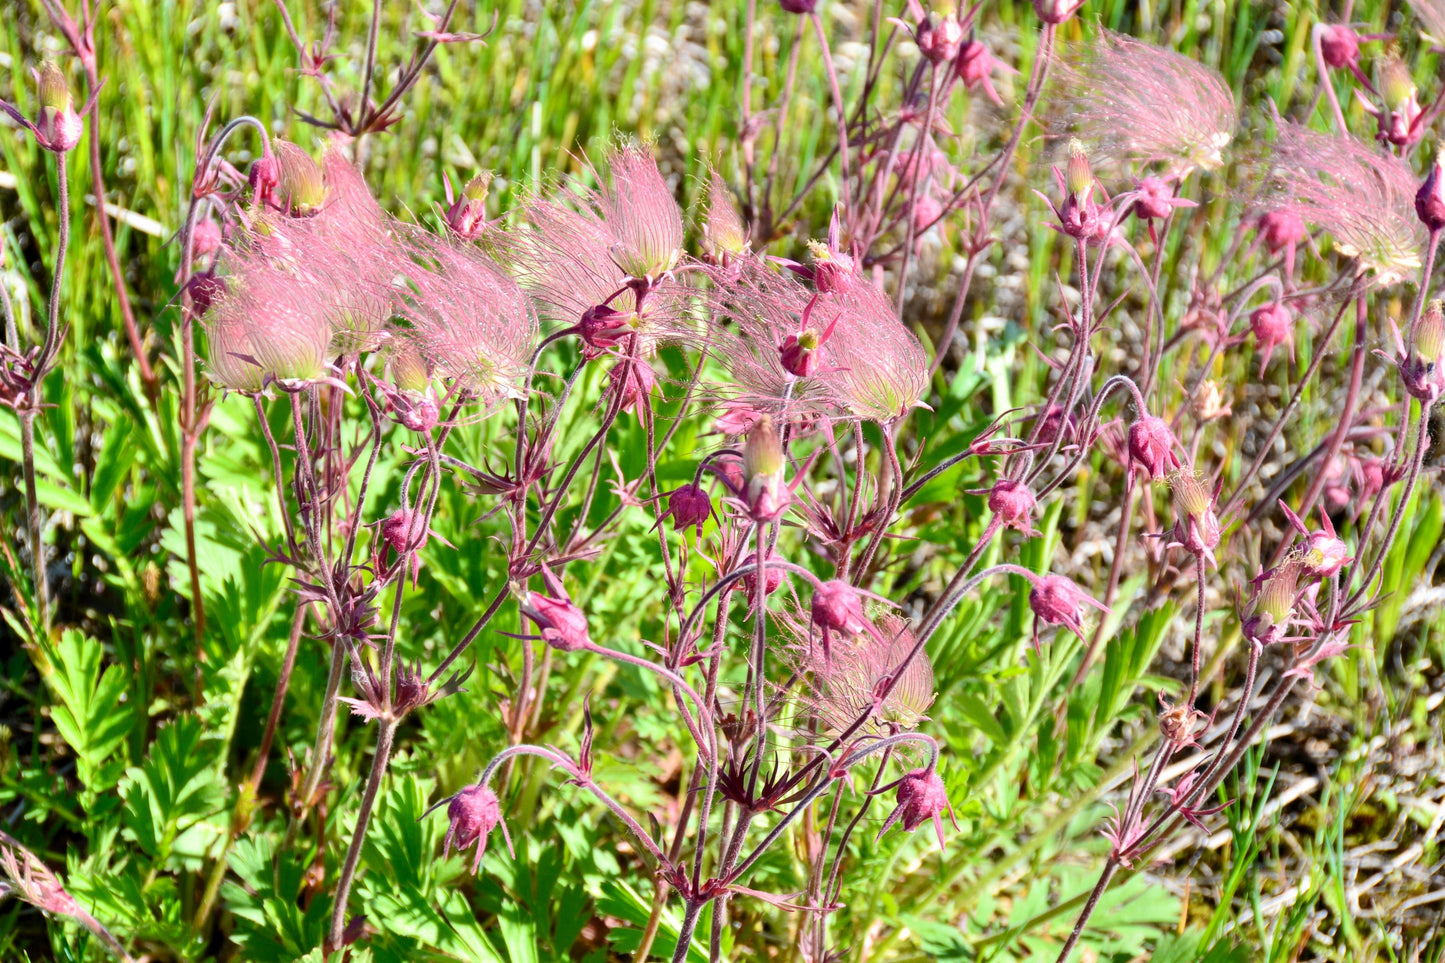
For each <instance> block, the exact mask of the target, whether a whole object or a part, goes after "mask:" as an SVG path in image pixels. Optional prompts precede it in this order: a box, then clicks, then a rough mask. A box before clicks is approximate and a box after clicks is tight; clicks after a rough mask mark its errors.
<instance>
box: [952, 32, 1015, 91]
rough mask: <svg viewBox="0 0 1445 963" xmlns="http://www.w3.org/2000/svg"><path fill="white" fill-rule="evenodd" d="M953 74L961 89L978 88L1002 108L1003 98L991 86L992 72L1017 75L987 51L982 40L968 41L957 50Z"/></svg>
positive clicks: (986, 46) (970, 89)
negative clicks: (959, 82) (955, 75)
mask: <svg viewBox="0 0 1445 963" xmlns="http://www.w3.org/2000/svg"><path fill="white" fill-rule="evenodd" d="M953 69H954V72H955V73H957V74H958V79H959V80H960V81H962V83H963V89H964V90H968V91H973V90H976V89H978V88H979V87H982V88H983V92H984V93H985V94H986V95H987V96H988V99H989V100H991V101H993V102H994V103H995V104H997V105H998V106H1000V107H1002V106H1003V98H1001V97H999V95H998V90H997V89H996V88H995V87H994V85H993V73H994V71H996V70H998V71H1003V72H1005V73H1017V72H1018V71H1016V70H1014V69H1013V68H1012V67H1010V66H1009V65H1008V64H1006V63H1004V62H1003V61H1001V60H999V59H998V58H997V57H995V56H994V55H993V51H992V50H989V49H988V45H987V44H985V43H984V42H983V41H982V40H975V39H972V38H970V39H968V40H965V41H964V42H963V45H962V46H960V47H959V48H958V57H957V58H955V60H954V61H953Z"/></svg>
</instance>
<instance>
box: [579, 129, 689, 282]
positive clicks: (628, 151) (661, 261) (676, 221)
mask: <svg viewBox="0 0 1445 963" xmlns="http://www.w3.org/2000/svg"><path fill="white" fill-rule="evenodd" d="M608 168H609V173H610V175H611V178H610V184H609V187H608V189H607V190H606V191H604V192H603V193H601V194H600V195H598V205H599V207H600V209H601V211H602V217H603V220H604V221H606V223H607V226H608V228H609V229H610V230H611V231H612V233H613V236H614V238H615V241H616V243H615V246H614V249H613V259H614V260H615V261H616V262H617V266H618V267H620V268H621V269H622V270H623V272H624V273H626V274H627V275H628V276H629V277H633V278H637V279H640V280H641V279H645V280H648V281H656V280H657V279H658V278H660V277H662V275H664V274H666V273H667V272H668V271H671V270H672V268H673V266H674V265H676V264H677V259H678V258H679V257H680V256H681V255H682V211H681V210H679V209H678V206H677V201H676V200H675V199H674V198H673V196H672V191H671V190H669V189H668V186H667V182H666V181H664V180H663V179H662V173H661V172H660V171H659V170H658V169H657V160H656V159H655V158H654V157H653V156H652V152H651V151H649V150H644V149H643V148H640V147H623V148H621V149H620V150H618V151H616V152H615V153H613V154H612V155H611V156H610V157H609V158H608Z"/></svg>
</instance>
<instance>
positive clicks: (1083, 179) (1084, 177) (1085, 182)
mask: <svg viewBox="0 0 1445 963" xmlns="http://www.w3.org/2000/svg"><path fill="white" fill-rule="evenodd" d="M1064 183H1065V184H1067V185H1068V188H1069V193H1070V194H1072V195H1073V196H1074V197H1077V198H1078V199H1079V200H1080V201H1081V202H1082V201H1086V200H1088V197H1089V193H1090V191H1092V190H1093V187H1094V172H1093V171H1092V170H1090V168H1089V155H1088V153H1087V152H1085V150H1084V145H1083V143H1081V142H1080V141H1079V140H1078V139H1077V138H1073V139H1070V140H1069V163H1068V167H1067V169H1066V174H1065V177H1064Z"/></svg>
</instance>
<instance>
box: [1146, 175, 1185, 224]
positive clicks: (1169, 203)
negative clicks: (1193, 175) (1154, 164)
mask: <svg viewBox="0 0 1445 963" xmlns="http://www.w3.org/2000/svg"><path fill="white" fill-rule="evenodd" d="M1137 190H1138V192H1139V196H1138V197H1137V198H1135V200H1134V216H1135V217H1138V218H1141V219H1143V220H1146V221H1150V220H1152V221H1162V220H1163V219H1164V218H1166V217H1168V216H1169V215H1170V214H1171V213H1172V212H1173V211H1174V208H1176V207H1182V206H1192V202H1186V201H1181V200H1179V199H1177V198H1175V196H1174V188H1173V187H1171V186H1169V182H1168V181H1166V180H1164V179H1163V178H1160V177H1146V178H1144V179H1143V180H1141V181H1140V182H1139V186H1138V188H1137Z"/></svg>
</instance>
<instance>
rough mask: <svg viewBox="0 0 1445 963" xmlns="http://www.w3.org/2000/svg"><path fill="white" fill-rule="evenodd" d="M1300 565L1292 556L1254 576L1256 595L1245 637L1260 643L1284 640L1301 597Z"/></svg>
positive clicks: (1251, 606)
mask: <svg viewBox="0 0 1445 963" xmlns="http://www.w3.org/2000/svg"><path fill="white" fill-rule="evenodd" d="M1300 570H1301V566H1300V563H1299V562H1298V561H1297V560H1293V559H1291V560H1289V561H1286V562H1285V563H1284V564H1282V565H1280V566H1279V567H1277V568H1272V569H1270V570H1269V571H1268V572H1265V573H1264V574H1262V575H1260V576H1259V577H1258V578H1256V579H1255V580H1254V586H1255V591H1254V598H1253V599H1252V600H1251V601H1250V605H1249V614H1248V615H1247V616H1246V617H1245V619H1244V626H1243V628H1244V637H1245V638H1247V639H1249V640H1250V641H1252V642H1258V643H1259V644H1261V645H1270V644H1273V643H1275V642H1282V641H1284V637H1285V632H1286V630H1287V629H1288V627H1289V621H1290V619H1291V618H1293V616H1294V606H1295V601H1296V600H1297V599H1298V597H1299V576H1300Z"/></svg>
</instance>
